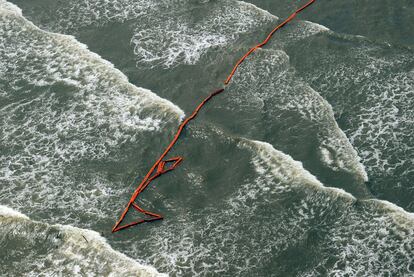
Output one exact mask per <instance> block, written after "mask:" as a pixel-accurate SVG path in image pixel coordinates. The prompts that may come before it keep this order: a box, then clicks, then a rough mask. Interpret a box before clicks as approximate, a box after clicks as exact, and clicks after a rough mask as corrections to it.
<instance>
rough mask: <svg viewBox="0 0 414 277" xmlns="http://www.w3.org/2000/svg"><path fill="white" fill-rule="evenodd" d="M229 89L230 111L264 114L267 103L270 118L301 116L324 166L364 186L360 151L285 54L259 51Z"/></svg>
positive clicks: (244, 65) (274, 51)
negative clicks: (249, 111)
mask: <svg viewBox="0 0 414 277" xmlns="http://www.w3.org/2000/svg"><path fill="white" fill-rule="evenodd" d="M229 89H230V90H231V92H230V93H231V94H232V95H234V96H233V97H232V98H231V99H230V100H228V101H231V102H232V103H231V104H227V106H228V108H226V109H238V108H239V107H243V110H245V109H246V106H247V107H248V108H249V109H251V110H254V111H260V110H263V108H262V107H261V106H263V105H265V104H266V106H268V107H272V108H271V109H266V115H267V117H270V118H278V117H279V116H281V114H284V113H286V114H289V113H295V114H297V116H298V117H300V118H301V121H302V120H303V122H308V123H307V124H306V125H307V126H304V127H306V128H309V134H307V135H311V132H314V133H315V136H316V137H315V138H314V139H315V140H317V141H318V143H319V159H320V161H321V163H323V164H325V165H326V166H327V167H329V168H331V169H332V170H333V171H343V172H348V173H350V174H352V175H354V176H355V178H356V179H357V180H358V181H359V182H360V183H363V182H365V181H366V180H367V174H366V172H365V170H364V167H363V166H362V164H361V163H360V162H359V160H360V158H359V157H358V154H357V152H356V151H355V149H354V148H353V147H352V145H351V144H350V142H349V140H348V138H347V137H346V135H345V134H344V132H343V131H342V130H341V129H340V128H339V126H338V124H337V123H336V121H335V117H334V113H333V110H332V107H331V105H330V104H329V103H328V102H327V101H326V100H325V99H323V98H322V97H321V96H320V95H319V93H317V92H316V91H314V90H313V89H312V88H311V87H310V86H308V85H307V84H305V83H302V82H301V81H300V80H298V78H297V76H296V75H295V70H294V69H293V68H292V67H291V66H290V63H289V57H288V56H287V55H286V53H285V52H283V51H280V50H277V51H276V50H271V49H269V50H260V51H256V52H255V54H254V55H253V56H251V57H250V58H249V60H248V62H245V63H243V64H242V66H241V67H240V69H239V71H238V72H237V73H236V75H235V76H234V80H233V81H232V83H231V87H229ZM246 91H249V93H248V94H247V93H245V92H246ZM233 102H234V103H235V104H233ZM272 124H273V123H272V122H269V123H267V125H272ZM296 124H298V125H299V124H300V122H292V123H291V125H289V126H287V128H289V129H294V128H297V127H296V126H295V125H296ZM299 126H302V125H299ZM312 126H314V127H312ZM301 128H303V127H301ZM303 132H304V133H306V132H307V131H305V130H303ZM304 136H305V135H304ZM252 138H255V137H254V136H253V137H252Z"/></svg>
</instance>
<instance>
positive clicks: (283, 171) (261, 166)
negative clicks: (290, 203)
mask: <svg viewBox="0 0 414 277" xmlns="http://www.w3.org/2000/svg"><path fill="white" fill-rule="evenodd" d="M239 145H240V147H243V148H247V149H249V150H250V151H252V152H253V153H254V155H257V156H256V157H255V158H253V164H254V165H255V169H256V171H257V173H259V174H263V173H264V172H266V170H265V168H267V169H268V170H270V173H271V175H272V178H278V179H280V180H282V181H283V182H282V184H283V185H285V186H291V185H297V184H300V185H308V186H311V187H315V188H317V189H319V190H327V191H329V192H331V193H333V194H337V195H341V196H342V197H346V198H349V199H352V200H356V199H355V197H354V196H353V195H352V194H350V193H348V192H345V191H344V190H343V189H338V188H331V187H329V188H328V187H325V186H324V185H323V184H322V183H321V182H320V181H319V180H318V179H317V178H316V177H315V176H314V175H312V174H311V173H310V172H309V171H307V170H305V169H304V168H303V165H302V163H301V162H298V161H295V160H294V159H292V157H291V156H289V155H287V154H285V153H283V152H281V151H278V150H276V149H275V148H274V147H273V146H272V145H271V144H269V143H267V142H262V141H255V140H242V141H241V143H240V144H239Z"/></svg>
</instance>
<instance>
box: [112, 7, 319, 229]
mask: <svg viewBox="0 0 414 277" xmlns="http://www.w3.org/2000/svg"><path fill="white" fill-rule="evenodd" d="M315 1H316V0H310V1H309V2H307V3H306V4H305V5H303V6H302V7H300V8H299V9H297V10H296V11H295V12H294V13H292V14H291V15H290V16H289V17H288V18H287V19H286V20H285V21H283V22H282V23H280V24H279V25H278V26H276V27H275V28H274V29H273V30H272V31H271V32H270V33H269V34H268V36H267V37H266V39H265V40H264V41H262V42H261V43H259V44H257V45H256V46H254V47H252V48H251V49H250V50H249V51H248V52H247V53H246V54H245V55H244V56H243V57H241V58H240V59H239V60H238V61H237V63H236V65H235V66H234V67H233V69H232V71H231V73H230V74H229V76H228V77H227V79H226V80H225V81H224V85H227V84H228V83H229V82H230V81H231V79H232V78H233V75H234V74H235V73H236V70H237V68H238V67H239V66H240V64H241V63H242V62H243V61H244V60H245V59H246V58H247V57H248V56H249V55H251V54H252V53H253V52H254V51H256V50H257V49H258V48H261V47H263V46H264V45H265V44H267V43H268V42H269V40H270V39H271V37H272V36H273V34H274V33H275V32H276V31H277V30H279V29H280V28H282V27H283V26H285V25H286V24H287V23H289V22H290V21H292V20H293V19H294V18H295V17H296V15H297V14H299V13H300V12H302V11H303V10H304V9H306V8H307V7H309V6H310V5H311V4H313V3H314V2H315ZM223 91H224V88H221V89H218V90H216V91H214V92H212V93H211V94H210V95H209V96H207V97H206V98H205V99H204V100H203V101H202V102H201V103H200V104H199V105H198V106H197V108H195V110H194V111H193V113H192V114H191V115H190V116H189V117H187V118H186V119H185V120H184V121H183V122H182V123H181V124H180V126H178V130H177V133H176V134H175V136H174V138H173V140H172V141H171V142H170V144H169V145H168V146H167V148H166V149H165V150H164V152H163V153H162V154H161V156H160V157H159V158H158V160H157V161H156V162H155V163H154V165H153V166H152V167H151V169H150V170H149V171H148V173H147V175H145V177H144V179H143V180H142V182H141V183H140V184H139V186H138V187H137V188H136V189H135V191H134V193H133V194H132V196H131V199H130V200H129V202H128V205H127V206H126V208H125V209H124V211H123V212H122V214H121V217H120V218H119V220H118V221H117V222H116V223H115V225H114V227H113V228H112V232H113V233H115V232H118V231H120V230H123V229H126V228H129V227H131V226H134V225H138V224H141V223H144V222H152V221H156V220H160V219H162V218H163V217H162V216H161V215H159V214H156V213H153V212H149V211H146V210H144V209H142V208H141V207H139V206H138V204H137V203H136V202H135V200H136V199H137V197H138V195H139V194H140V193H142V192H143V191H144V190H145V189H146V188H147V187H148V185H149V184H150V183H151V182H152V181H154V180H155V179H157V178H158V177H160V176H161V175H162V174H165V173H167V172H170V171H171V170H173V169H175V168H176V167H177V166H178V165H179V164H180V163H181V162H182V161H183V158H182V157H174V158H170V159H166V160H164V158H165V157H166V156H167V154H168V153H169V152H170V151H171V149H172V148H173V146H174V145H175V143H176V142H177V141H178V139H179V137H180V135H181V132H182V131H183V129H184V127H185V126H186V125H187V124H188V123H189V122H190V121H191V120H193V119H194V118H195V117H196V116H197V114H198V112H199V111H200V110H201V108H202V107H203V106H204V105H205V104H206V103H207V102H208V101H209V100H211V99H212V98H213V97H214V96H216V95H218V94H220V93H222V92H223ZM131 207H132V208H133V209H134V210H136V211H137V212H139V213H141V214H143V215H144V219H140V220H137V221H134V222H131V223H126V224H123V225H122V221H123V220H124V219H125V216H126V215H127V213H128V211H129V209H130V208H131Z"/></svg>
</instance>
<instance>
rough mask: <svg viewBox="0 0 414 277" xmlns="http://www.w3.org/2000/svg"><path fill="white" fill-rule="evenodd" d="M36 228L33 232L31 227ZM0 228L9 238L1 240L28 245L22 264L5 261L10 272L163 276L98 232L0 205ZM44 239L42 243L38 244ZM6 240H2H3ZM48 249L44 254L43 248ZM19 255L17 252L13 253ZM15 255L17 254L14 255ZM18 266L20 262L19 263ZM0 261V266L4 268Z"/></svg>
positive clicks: (11, 253)
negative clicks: (45, 220) (44, 220)
mask: <svg viewBox="0 0 414 277" xmlns="http://www.w3.org/2000/svg"><path fill="white" fill-rule="evenodd" d="M33 229H34V230H35V232H32V231H31V230H33ZM0 230H1V232H2V233H3V234H5V233H6V234H8V237H6V238H5V237H4V236H1V238H0V240H3V239H7V240H8V241H14V240H24V241H25V244H26V245H28V248H26V249H25V251H27V252H28V253H27V256H26V257H30V258H29V259H26V260H25V261H26V262H27V263H25V266H24V267H21V266H18V267H13V265H11V264H8V265H7V266H8V268H7V271H8V272H9V273H10V274H14V273H13V272H15V273H19V274H28V275H30V276H34V275H38V274H42V275H45V274H46V275H61V274H64V275H71V276H78V275H80V274H81V275H87V276H98V275H101V276H102V275H105V276H120V275H122V276H165V275H163V274H159V273H158V272H157V271H156V270H155V269H154V268H152V267H149V266H145V265H141V264H139V263H138V262H137V261H135V260H133V259H131V258H129V257H127V256H126V255H124V254H122V253H119V252H117V251H115V250H114V249H112V247H111V246H110V245H109V244H108V243H107V242H106V240H105V239H104V238H103V237H102V236H100V235H99V234H98V233H97V232H94V231H91V230H85V229H79V228H76V227H72V226H67V225H59V224H58V225H47V224H45V223H41V222H37V221H32V220H30V219H29V218H28V217H27V216H25V215H23V214H21V213H19V212H17V211H15V210H13V209H11V208H8V207H5V206H1V205H0ZM40 242H43V243H40ZM2 243H5V241H2ZM15 247H16V250H17V251H15V250H14V249H13V245H9V246H8V248H7V252H8V253H9V255H11V257H10V256H9V257H8V260H10V259H13V258H14V257H13V253H18V251H19V248H20V247H21V246H20V245H19V244H16V246H15ZM44 248H46V249H48V251H47V253H43V252H42V249H44ZM16 255H18V254H16ZM15 258H18V257H15ZM19 265H20V263H19ZM4 266H6V265H3V264H2V262H0V268H3V267H4Z"/></svg>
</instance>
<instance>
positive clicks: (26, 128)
mask: <svg viewBox="0 0 414 277" xmlns="http://www.w3.org/2000/svg"><path fill="white" fill-rule="evenodd" d="M0 18H1V21H0V36H1V38H2V40H0V57H1V59H0V68H4V69H7V70H4V71H3V70H2V71H1V73H0V80H1V81H0V85H1V88H0V91H1V92H0V97H1V102H0V103H1V104H0V125H1V127H2V130H1V135H0V146H1V147H2V148H3V149H7V151H8V152H7V153H5V154H4V155H2V156H0V165H1V167H0V182H1V183H2V184H4V185H2V186H1V189H0V190H1V193H0V195H1V196H0V199H2V201H3V203H14V205H15V206H16V205H24V206H30V208H31V209H30V210H28V211H27V212H30V213H39V212H40V213H46V214H49V213H50V210H48V209H54V208H57V209H62V210H61V213H59V214H60V216H61V217H64V218H65V219H67V220H69V221H70V222H71V223H75V222H77V220H76V218H77V217H79V216H78V215H76V212H77V211H76V210H77V208H79V207H83V208H84V210H85V211H86V213H87V215H88V216H89V215H91V214H94V215H95V216H98V217H100V215H101V214H102V209H104V210H105V209H111V208H110V207H109V206H108V205H104V204H103V203H110V202H111V201H112V200H111V199H113V198H112V196H113V193H115V192H114V191H113V190H112V188H113V185H114V184H116V182H117V181H109V180H108V177H107V176H105V175H106V173H104V172H97V171H99V170H96V171H93V170H92V171H90V172H89V171H88V170H87V169H83V170H82V172H81V173H80V172H78V170H79V167H82V166H81V164H82V163H90V162H92V161H93V162H99V161H103V160H105V161H115V160H120V159H121V158H122V156H123V154H122V152H121V149H122V148H123V146H125V145H132V146H133V145H136V144H137V145H139V143H140V140H142V139H143V138H144V136H145V135H148V134H150V133H154V132H160V131H161V130H162V129H163V128H165V127H166V126H168V125H169V124H171V123H177V122H178V121H179V120H180V118H182V117H183V116H184V113H183V111H182V110H181V109H179V108H178V107H177V106H175V105H174V104H172V103H171V102H169V101H167V100H165V99H162V98H160V97H158V96H157V95H155V94H154V93H152V92H151V91H149V90H146V89H142V88H137V87H135V86H133V85H132V84H130V83H129V82H128V80H127V78H126V76H125V75H124V74H122V73H121V72H120V71H119V70H117V69H115V68H114V67H113V65H112V64H110V63H109V62H107V61H105V60H103V59H102V58H101V57H99V56H98V55H96V54H94V53H91V52H90V51H89V50H88V49H87V47H86V46H85V45H83V44H80V43H79V42H77V41H76V40H75V39H74V38H73V37H71V36H66V35H59V34H54V33H49V32H45V31H42V30H40V29H39V28H37V27H36V26H34V25H33V24H32V23H30V22H29V21H27V20H26V19H25V18H24V17H22V16H21V12H20V10H19V9H18V8H17V7H16V6H14V5H12V4H9V3H8V2H5V1H1V2H0ZM138 150H139V149H138ZM138 150H135V151H136V153H137V154H138ZM80 176H82V177H80ZM61 200H64V201H61ZM5 201H7V202H5ZM46 210H48V211H46ZM92 211H93V212H92ZM53 218H54V219H55V220H59V218H58V216H56V217H53Z"/></svg>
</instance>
